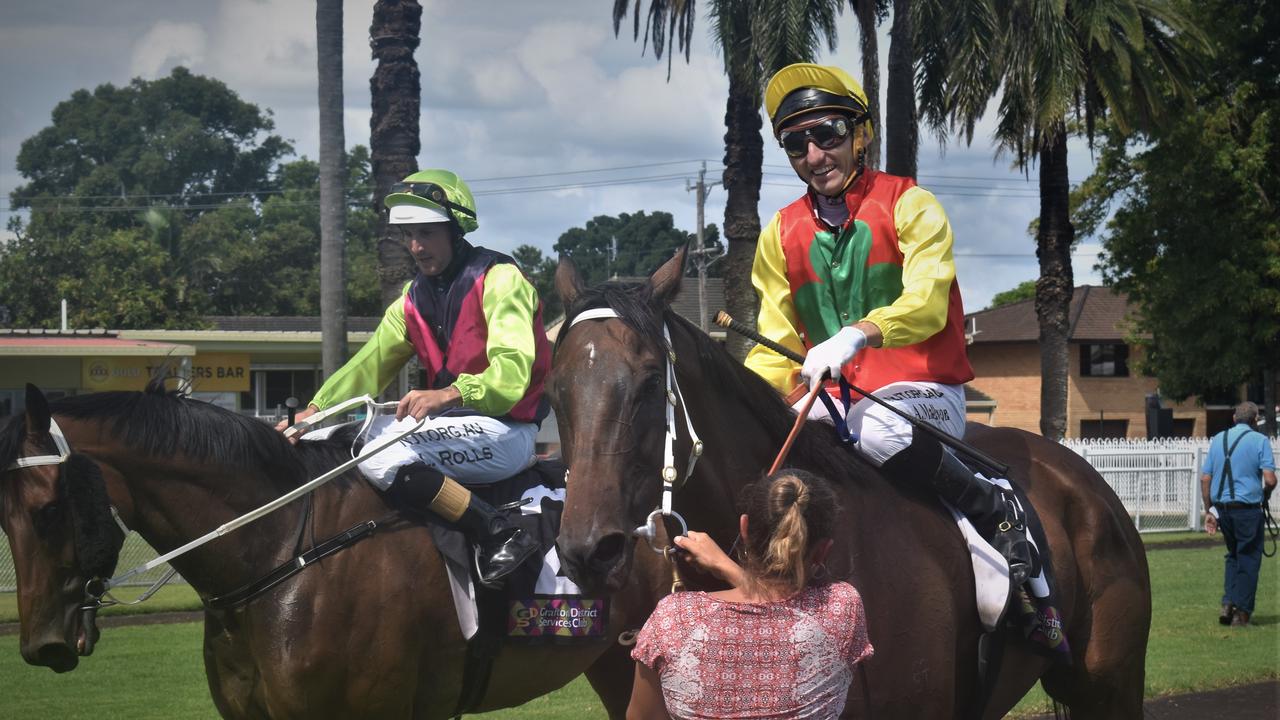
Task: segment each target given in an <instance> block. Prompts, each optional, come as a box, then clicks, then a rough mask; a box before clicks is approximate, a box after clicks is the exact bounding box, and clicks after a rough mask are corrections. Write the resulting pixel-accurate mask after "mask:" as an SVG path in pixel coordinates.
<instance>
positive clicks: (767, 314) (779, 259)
mask: <svg viewBox="0 0 1280 720" xmlns="http://www.w3.org/2000/svg"><path fill="white" fill-rule="evenodd" d="M780 225H781V214H780V213H777V214H774V216H773V219H772V220H770V221H769V224H768V225H766V226H765V227H764V229H763V230H761V231H760V239H759V240H758V241H757V242H756V256H755V260H754V261H753V262H752V265H751V284H752V285H753V286H754V287H755V289H756V294H757V295H758V296H759V297H760V314H759V315H758V316H757V317H756V327H757V330H758V331H759V332H760V334H761V335H764V336H765V337H767V338H769V339H770V340H772V341H774V342H776V343H778V344H779V345H782V346H783V347H785V348H787V349H788V350H792V351H794V352H795V353H796V354H797V355H804V354H805V347H804V343H803V342H802V341H801V340H800V330H799V326H800V321H799V316H798V315H797V314H796V306H795V301H794V300H793V299H792V297H791V284H790V283H788V282H787V275H786V270H787V265H786V259H785V258H784V257H783V254H782V239H781V237H780V232H781V229H780ZM746 365H747V367H748V368H750V369H751V370H753V371H755V373H756V374H757V375H759V376H760V377H762V378H764V379H765V380H767V381H768V382H769V384H770V385H772V386H773V387H774V388H776V389H777V390H778V392H780V393H783V394H786V393H788V392H790V391H791V389H792V388H793V387H795V385H796V373H798V372H799V371H800V364H799V363H797V362H794V361H792V360H789V359H787V358H785V357H783V356H781V355H779V354H778V353H776V352H774V351H773V350H770V349H769V348H766V347H765V346H763V345H756V346H755V347H753V348H751V352H749V353H747V360H746Z"/></svg>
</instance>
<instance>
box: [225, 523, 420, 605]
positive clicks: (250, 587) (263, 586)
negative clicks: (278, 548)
mask: <svg viewBox="0 0 1280 720" xmlns="http://www.w3.org/2000/svg"><path fill="white" fill-rule="evenodd" d="M398 516H399V514H398V513H391V514H389V515H387V516H385V517H383V518H382V519H380V520H366V521H364V522H362V523H359V524H356V525H353V526H352V527H350V528H348V529H347V530H345V531H343V532H340V533H338V534H337V535H333V536H331V537H329V538H327V539H325V540H324V541H322V542H321V543H320V544H318V545H316V546H314V547H312V548H311V549H310V550H307V551H306V552H304V553H301V554H299V555H297V556H295V557H294V558H293V559H292V560H289V561H287V562H285V563H283V564H281V565H280V566H279V567H277V568H276V569H274V570H272V571H271V572H269V573H267V574H266V575H265V576H264V577H262V578H260V579H258V580H255V581H253V582H251V583H248V584H247V585H242V586H240V587H238V588H236V589H235V590H232V591H231V592H229V593H226V594H224V595H219V596H217V597H213V598H210V599H209V600H208V601H206V602H205V607H206V608H208V609H210V610H225V609H228V608H233V607H236V606H238V605H243V604H244V603H247V602H249V601H250V600H252V599H254V598H256V597H258V596H259V595H261V594H263V593H265V592H266V591H268V590H270V589H271V588H273V587H275V586H276V585H279V584H280V583H282V582H284V581H285V580H288V579H289V578H291V577H293V576H294V575H297V574H298V573H300V572H302V571H303V570H305V569H307V568H308V567H311V565H313V564H314V563H316V562H317V561H319V560H322V559H324V558H326V557H328V556H330V555H332V554H334V553H336V552H338V551H339V550H342V549H344V548H347V547H350V546H352V545H354V544H356V543H358V542H360V541H361V540H363V539H365V538H367V537H369V536H370V535H372V534H373V533H374V532H375V531H376V530H377V529H378V528H380V527H382V526H384V525H386V524H387V523H389V522H391V521H392V520H394V519H395V518H397V517H398Z"/></svg>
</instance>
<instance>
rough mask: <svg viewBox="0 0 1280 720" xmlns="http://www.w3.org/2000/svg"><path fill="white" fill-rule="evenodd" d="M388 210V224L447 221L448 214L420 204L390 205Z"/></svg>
mask: <svg viewBox="0 0 1280 720" xmlns="http://www.w3.org/2000/svg"><path fill="white" fill-rule="evenodd" d="M388 212H389V215H388V219H387V224H388V225H414V224H417V223H439V222H449V216H448V215H446V214H444V213H442V212H440V211H439V210H435V209H432V208H426V207H422V206H421V205H392V206H391V208H390V209H389V211H388Z"/></svg>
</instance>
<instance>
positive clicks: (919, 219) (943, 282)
mask: <svg viewBox="0 0 1280 720" xmlns="http://www.w3.org/2000/svg"><path fill="white" fill-rule="evenodd" d="M893 217H894V223H895V226H896V227H897V230H898V247H899V248H900V249H901V250H902V255H903V260H902V294H901V295H899V296H898V299H897V300H894V301H893V304H891V305H886V306H885V307H880V308H876V309H875V310H872V311H871V312H869V313H867V316H866V317H865V318H863V320H867V321H869V322H873V323H875V324H876V327H878V328H880V332H881V333H883V334H884V345H883V346H884V347H902V346H904V345H914V344H916V343H918V342H923V341H925V340H928V339H929V338H930V337H932V336H933V335H934V334H935V333H937V332H938V331H939V330H941V329H942V328H943V327H944V326H945V325H946V323H947V305H948V302H949V299H950V293H951V283H952V282H953V281H954V280H955V277H956V265H955V260H954V259H953V258H952V255H951V243H952V236H951V223H950V222H948V221H947V214H946V212H944V211H943V209H942V204H941V203H939V202H938V200H937V198H935V197H934V196H933V193H930V192H929V191H927V190H924V189H923V188H919V187H913V188H911V189H909V190H907V191H906V192H904V193H903V194H902V196H901V197H899V198H898V203H897V205H896V206H895V207H894V211H893Z"/></svg>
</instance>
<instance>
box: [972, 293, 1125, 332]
mask: <svg viewBox="0 0 1280 720" xmlns="http://www.w3.org/2000/svg"><path fill="white" fill-rule="evenodd" d="M1136 311H1137V309H1136V308H1134V307H1132V306H1131V305H1129V302H1128V299H1127V298H1125V296H1123V295H1121V294H1119V293H1117V292H1115V291H1114V290H1112V289H1111V288H1106V287H1099V286H1097V285H1081V286H1079V287H1077V288H1075V290H1074V291H1073V292H1072V294H1071V305H1070V308H1069V309H1068V311H1067V322H1068V323H1069V324H1070V330H1069V332H1068V334H1067V339H1068V340H1069V341H1072V342H1098V341H1104V342H1122V341H1124V340H1126V339H1127V338H1128V337H1129V332H1130V327H1131V323H1132V315H1133V314H1134V313H1135V312H1136ZM965 333H966V334H968V335H971V336H972V342H973V343H975V344H977V343H995V342H1036V341H1038V340H1039V339H1040V325H1039V321H1038V320H1037V319H1036V307H1035V300H1023V301H1021V302H1016V303H1013V304H1010V305H1005V306H1003V307H998V308H992V309H990V310H980V311H978V312H975V313H969V314H968V315H965Z"/></svg>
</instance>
